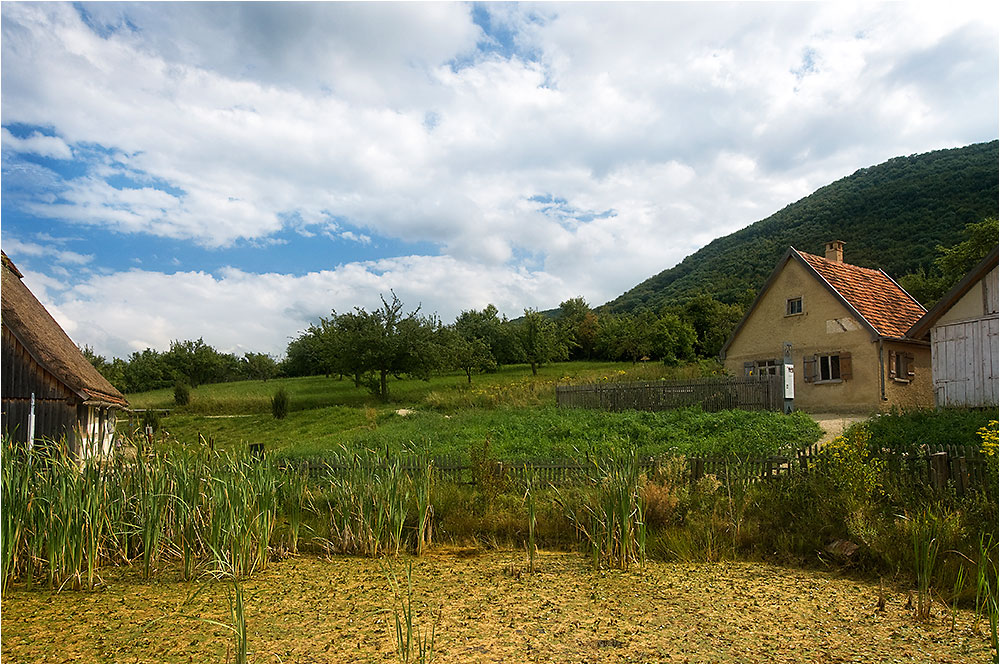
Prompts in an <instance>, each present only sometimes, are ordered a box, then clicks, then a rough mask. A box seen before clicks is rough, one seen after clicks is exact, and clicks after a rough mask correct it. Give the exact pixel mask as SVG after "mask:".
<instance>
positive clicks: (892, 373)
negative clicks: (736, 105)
mask: <svg viewBox="0 0 1000 665" xmlns="http://www.w3.org/2000/svg"><path fill="white" fill-rule="evenodd" d="M915 360H916V358H915V357H914V355H913V354H912V353H910V352H909V351H890V352H889V367H888V369H889V378H890V379H892V381H893V382H895V383H910V382H911V381H913V377H914V376H916V371H915V370H914V367H913V363H914V361H915Z"/></svg>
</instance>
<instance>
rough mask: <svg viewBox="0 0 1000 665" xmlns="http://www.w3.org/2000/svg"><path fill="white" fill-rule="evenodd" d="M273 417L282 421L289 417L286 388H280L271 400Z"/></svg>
mask: <svg viewBox="0 0 1000 665" xmlns="http://www.w3.org/2000/svg"><path fill="white" fill-rule="evenodd" d="M271 415H273V416H274V417H275V418H277V419H278V420H281V419H282V418H284V417H285V416H287V415H288V393H287V392H285V389H284V388H278V392H276V393H274V397H272V398H271Z"/></svg>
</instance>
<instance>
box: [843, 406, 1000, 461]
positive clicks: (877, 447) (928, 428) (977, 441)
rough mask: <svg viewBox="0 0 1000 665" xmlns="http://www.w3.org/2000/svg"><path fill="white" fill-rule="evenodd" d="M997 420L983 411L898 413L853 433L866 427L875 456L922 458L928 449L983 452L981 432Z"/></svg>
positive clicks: (893, 413) (955, 410)
mask: <svg viewBox="0 0 1000 665" xmlns="http://www.w3.org/2000/svg"><path fill="white" fill-rule="evenodd" d="M995 418H996V414H995V413H990V412H989V411H986V410H981V409H942V410H940V411H936V410H934V409H910V410H898V409H894V410H892V411H890V412H889V413H885V414H882V415H877V416H874V417H873V418H871V419H869V420H867V421H865V423H864V424H863V425H860V424H859V425H855V426H853V427H852V429H855V428H862V427H863V429H864V430H866V431H867V432H868V433H869V435H870V438H869V441H870V445H871V446H872V452H873V453H879V452H893V453H910V454H918V453H920V452H922V446H924V445H935V446H945V445H957V446H975V447H976V448H979V447H980V445H981V443H982V439H981V437H980V435H979V430H980V429H981V428H983V427H986V426H987V425H989V424H990V421H992V420H994V419H995Z"/></svg>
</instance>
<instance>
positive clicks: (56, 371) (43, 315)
mask: <svg viewBox="0 0 1000 665" xmlns="http://www.w3.org/2000/svg"><path fill="white" fill-rule="evenodd" d="M0 255H2V259H3V268H2V272H3V282H2V300H3V309H2V312H0V323H2V324H3V327H4V328H7V329H8V330H10V331H11V333H12V334H13V335H14V337H16V338H17V339H18V341H20V342H21V344H23V345H24V347H25V348H26V349H27V351H28V353H29V354H31V357H32V358H34V360H35V362H37V363H38V364H39V365H41V366H42V367H43V368H44V369H45V370H46V371H48V372H49V373H51V374H52V375H53V376H55V377H56V378H57V379H59V381H61V382H62V383H63V384H65V385H66V387H67V388H69V389H70V390H72V391H73V392H75V393H76V394H77V395H79V396H80V397H81V398H82V399H83V401H84V402H85V403H86V402H90V403H99V404H113V405H116V406H121V407H126V406H128V401H127V400H126V399H125V396H124V395H122V394H121V393H120V392H119V391H118V389H116V388H115V387H114V386H112V385H111V384H110V383H109V382H108V380H107V379H105V378H104V377H103V376H102V375H101V373H100V372H98V371H97V370H96V369H95V368H94V366H93V365H91V364H90V362H89V361H88V360H87V359H86V358H84V357H83V354H82V353H81V352H80V349H79V348H77V346H76V344H74V343H73V340H71V339H70V338H69V335H67V334H66V332H65V331H64V330H63V329H62V328H61V327H60V326H59V324H58V323H56V320H55V319H53V318H52V316H51V315H50V314H49V313H48V312H47V311H46V310H45V308H44V307H42V303H40V302H38V299H37V298H35V296H34V295H33V294H32V293H31V291H29V290H28V287H27V286H25V285H24V283H23V282H22V281H21V278H22V275H21V273H20V271H18V269H17V267H16V266H15V265H14V263H13V262H12V261H11V260H10V259H9V258H7V255H6V254H3V253H2V252H0Z"/></svg>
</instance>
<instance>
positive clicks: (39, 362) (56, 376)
mask: <svg viewBox="0 0 1000 665" xmlns="http://www.w3.org/2000/svg"><path fill="white" fill-rule="evenodd" d="M4 327H5V328H7V330H8V332H10V334H11V335H13V336H14V339H16V340H17V343H18V344H20V345H21V347H22V348H23V349H24V351H25V353H27V354H28V356H29V357H30V358H31V359H32V360H34V361H35V363H36V364H37V365H38V366H39V367H41V368H42V369H43V370H45V371H46V372H47V373H48V374H51V375H52V377H53V378H54V379H55V380H56V381H58V382H59V383H61V384H62V385H64V386H66V388H67V389H68V390H69V391H70V392H72V393H73V394H75V395H76V396H77V397H79V398H80V400H81V402H82V401H85V400H87V399H88V398H89V397H90V395H89V394H88V393H87V392H86V390H84V389H83V388H80V387H78V386H73V385H70V384H69V382H67V381H66V380H65V379H64V378H63V377H61V376H60V375H59V374H57V373H56V372H53V371H52V368H51V367H49V366H48V365H47V364H46V363H44V362H43V361H42V360H40V359H39V358H38V356H37V355H36V354H35V352H34V351H33V350H32V349H31V345H30V344H25V342H24V340H23V339H22V338H21V336H20V335H19V334H18V333H17V331H16V330H15V329H14V328H13V326H4Z"/></svg>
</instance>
